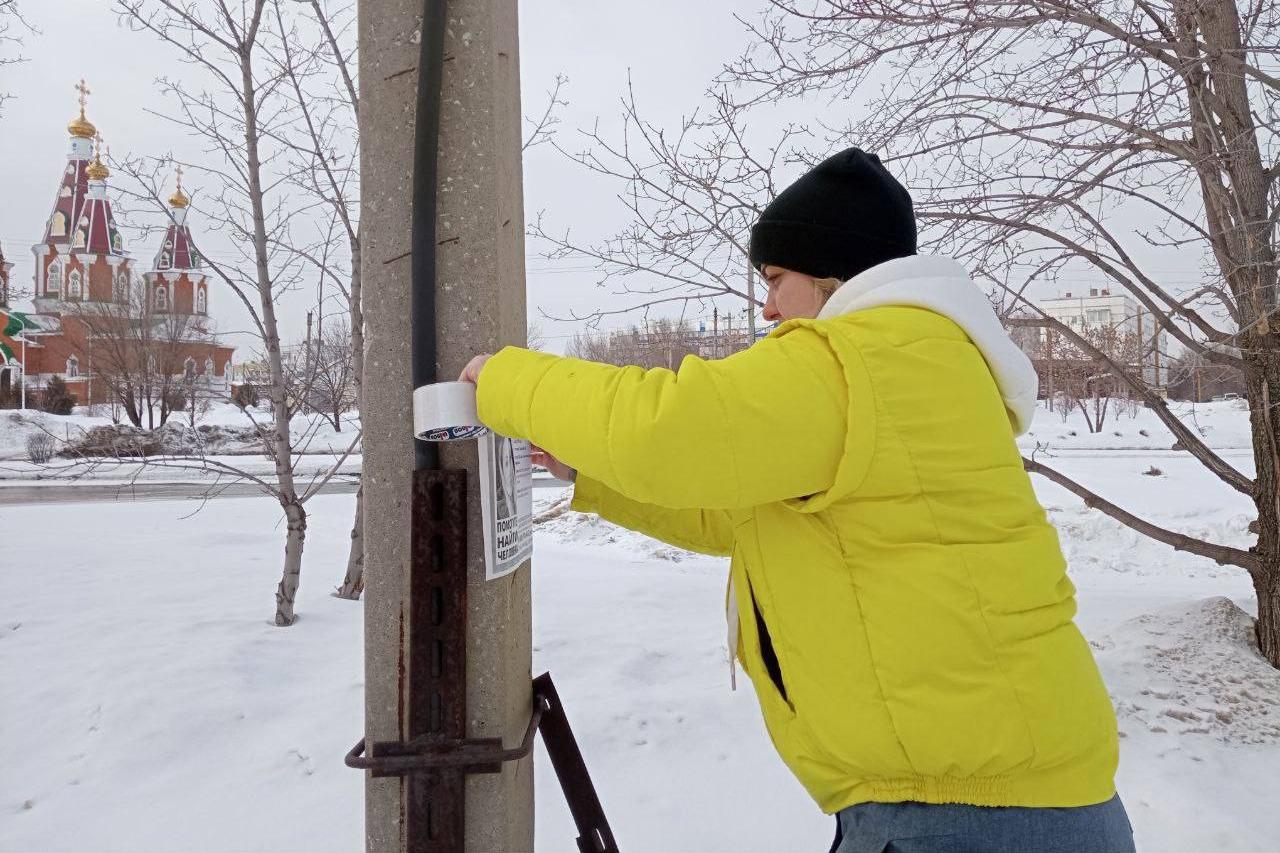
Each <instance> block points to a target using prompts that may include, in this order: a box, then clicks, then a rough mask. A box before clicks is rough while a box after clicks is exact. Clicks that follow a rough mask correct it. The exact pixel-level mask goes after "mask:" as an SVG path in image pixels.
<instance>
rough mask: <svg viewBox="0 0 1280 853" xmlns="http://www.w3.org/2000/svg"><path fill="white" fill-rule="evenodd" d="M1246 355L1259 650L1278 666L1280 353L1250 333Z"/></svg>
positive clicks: (1279, 609)
mask: <svg viewBox="0 0 1280 853" xmlns="http://www.w3.org/2000/svg"><path fill="white" fill-rule="evenodd" d="M1250 337H1251V338H1253V339H1254V340H1251V341H1250V343H1252V344H1253V346H1250V347H1249V351H1248V354H1247V355H1246V356H1245V382H1246V383H1247V385H1248V389H1249V403H1250V405H1249V422H1250V427H1251V430H1252V433H1253V458H1254V459H1255V460H1257V465H1256V468H1257V473H1256V476H1255V478H1254V496H1253V499H1254V504H1255V505H1256V506H1257V508H1258V520H1257V533H1258V543H1257V545H1256V546H1254V549H1253V550H1254V552H1255V553H1256V554H1257V555H1258V557H1259V567H1258V569H1257V571H1256V572H1255V573H1254V575H1253V588H1254V591H1255V592H1256V593H1257V595H1258V623H1257V635H1258V648H1259V649H1260V650H1261V652H1262V654H1263V656H1264V657H1265V658H1266V659H1267V661H1268V662H1270V664H1271V665H1272V666H1274V667H1277V668H1280V431H1278V430H1277V423H1276V418H1275V412H1274V405H1275V404H1274V403H1273V402H1272V401H1273V400H1280V353H1277V352H1275V351H1268V349H1266V341H1265V340H1263V339H1264V338H1268V337H1270V335H1266V334H1253V335H1250Z"/></svg>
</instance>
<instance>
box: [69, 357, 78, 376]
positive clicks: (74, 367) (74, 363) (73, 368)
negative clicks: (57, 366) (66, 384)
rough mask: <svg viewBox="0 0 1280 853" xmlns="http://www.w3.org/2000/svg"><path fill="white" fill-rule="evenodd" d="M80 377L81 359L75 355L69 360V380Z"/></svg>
mask: <svg viewBox="0 0 1280 853" xmlns="http://www.w3.org/2000/svg"><path fill="white" fill-rule="evenodd" d="M79 375H80V359H78V358H76V357H75V356H74V355H73V356H71V357H70V358H68V359H67V378H68V379H75V378H76V377H77V376H79Z"/></svg>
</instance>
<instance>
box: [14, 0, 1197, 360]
mask: <svg viewBox="0 0 1280 853" xmlns="http://www.w3.org/2000/svg"><path fill="white" fill-rule="evenodd" d="M763 6H764V3H763V0H698V2H689V0H649V2H646V3H632V2H626V3H621V2H617V3H607V2H605V3H602V2H599V0H543V2H538V0H524V2H522V3H521V9H520V15H521V21H520V32H521V57H520V59H521V71H522V79H523V92H524V112H525V113H526V114H532V113H537V112H539V111H541V109H542V108H543V107H544V105H545V103H546V91H547V89H548V88H549V87H550V86H551V85H552V84H553V82H554V80H555V77H556V75H557V74H561V73H563V74H565V75H566V76H567V77H568V78H569V82H568V85H567V86H566V88H565V89H564V90H563V92H562V97H564V98H566V99H567V100H568V101H569V106H568V107H567V108H565V109H563V110H562V111H561V119H562V122H561V124H560V127H559V133H560V137H559V138H560V139H561V141H562V142H563V144H565V145H566V147H568V148H570V149H578V148H580V147H581V146H582V143H581V142H580V139H578V138H575V137H577V133H576V129H577V128H587V127H591V126H592V124H593V123H594V122H595V121H596V119H597V117H598V118H599V119H600V120H601V127H602V129H603V130H604V131H605V133H606V135H609V134H610V131H611V130H614V129H616V128H617V127H618V124H619V121H618V116H619V103H618V102H619V98H620V97H621V96H622V94H623V93H624V91H625V88H626V84H627V76H628V72H630V75H631V79H632V82H633V84H634V87H635V91H636V94H637V98H638V100H639V102H640V103H641V105H642V108H643V111H644V114H645V117H646V118H647V119H649V120H651V121H655V122H658V123H660V124H663V125H665V126H667V127H676V126H678V122H679V119H680V117H681V116H683V115H686V114H688V113H690V112H692V111H693V110H694V109H695V108H697V107H699V106H700V105H702V104H703V93H704V91H705V89H706V87H707V85H708V83H709V82H710V81H711V80H712V78H713V77H714V76H715V75H716V73H717V72H718V71H719V70H720V68H721V66H722V64H723V63H724V62H726V61H729V60H731V59H733V58H734V57H735V56H737V55H738V53H739V52H740V50H741V49H742V47H743V45H744V44H745V39H746V37H747V36H746V34H745V33H744V31H743V28H742V25H741V24H740V23H739V22H738V21H736V20H735V19H734V14H735V13H737V14H739V15H742V16H744V17H752V16H755V15H757V14H759V12H760V10H761V8H762V7H763ZM22 8H23V10H24V12H25V13H26V15H27V16H28V17H29V18H30V22H31V23H32V24H33V25H34V26H35V27H36V28H37V29H38V30H39V33H38V34H36V35H31V36H29V37H28V38H27V44H26V46H25V49H24V52H25V54H26V56H27V58H28V61H27V62H26V63H24V64H22V65H19V66H16V67H15V66H7V67H4V68H2V69H0V74H2V75H3V78H2V79H0V90H5V91H8V92H11V93H12V94H14V95H15V96H16V99H15V100H14V101H11V102H9V104H8V105H7V108H6V112H5V115H4V117H3V118H0V244H2V245H3V247H4V251H5V255H6V256H7V257H8V259H9V260H10V261H12V262H14V263H15V265H16V267H15V270H14V274H13V278H14V281H15V283H17V284H18V285H20V286H24V287H29V286H30V281H31V275H32V263H33V260H32V254H31V245H32V243H34V242H35V241H36V240H37V239H39V237H40V236H41V234H42V231H43V227H44V222H45V218H46V217H47V216H48V215H49V212H50V210H51V206H52V203H53V198H54V191H55V189H56V188H57V185H58V180H59V176H60V172H61V169H62V164H63V163H64V162H65V159H64V158H65V155H66V148H67V132H66V124H67V121H68V120H69V119H71V118H72V116H73V115H74V114H75V111H76V101H75V92H74V90H73V86H74V84H75V82H76V81H77V80H78V79H79V78H80V77H84V78H85V79H87V80H88V82H89V85H90V87H91V88H92V90H93V95H92V97H91V102H90V108H89V117H90V118H91V119H92V120H93V121H94V123H95V124H96V125H97V126H98V128H99V130H100V131H101V132H102V134H103V135H104V137H105V138H106V139H107V141H108V142H109V143H110V146H111V150H112V153H113V155H115V156H116V157H121V156H123V155H126V154H130V153H132V154H148V155H164V154H166V153H168V152H172V153H174V154H175V155H176V156H178V157H179V158H182V159H185V160H188V161H191V162H199V161H200V158H201V154H200V153H199V152H200V147H199V145H198V144H197V143H196V142H193V141H192V140H190V139H187V138H184V137H183V136H182V135H181V134H180V132H179V131H178V130H176V129H175V128H173V127H171V126H168V125H166V123H164V122H162V121H160V120H158V119H156V118H155V117H153V116H151V115H149V114H148V112H147V110H156V111H163V110H165V109H166V106H167V105H166V102H165V100H164V99H163V98H162V97H161V96H160V94H159V92H158V89H157V86H156V83H155V80H156V78H157V77H159V76H162V75H167V76H170V77H190V78H191V79H193V80H198V79H199V77H198V74H197V73H196V72H195V71H194V70H192V69H189V68H187V67H185V66H184V65H183V63H182V62H180V61H179V60H178V59H177V58H176V56H175V54H174V53H173V52H171V51H170V50H168V49H167V48H166V47H165V46H164V45H162V44H159V43H158V42H157V41H156V40H155V39H154V37H152V36H149V35H146V34H139V33H133V32H130V31H129V30H128V29H127V28H125V27H123V26H122V25H120V23H119V21H118V19H117V16H116V14H115V13H114V12H113V11H112V3H111V0H23V2H22ZM782 109H784V110H785V111H787V112H786V114H787V117H788V118H797V119H801V120H806V121H809V120H812V118H813V115H814V114H819V113H820V114H821V115H823V116H824V117H827V118H831V117H832V115H833V111H835V110H845V111H847V110H851V109H856V106H855V105H853V104H851V103H850V102H847V101H840V102H839V103H835V104H833V103H822V104H819V105H816V106H814V105H808V106H806V105H805V104H793V105H788V106H787V107H784V108H782ZM806 110H808V113H806V112H805V111H806ZM774 118H776V116H774ZM767 121H768V119H767V118H766V119H764V120H763V121H762V120H757V122H756V123H757V125H760V124H762V123H764V122H767ZM765 129H766V130H767V129H768V128H765ZM524 176H525V206H526V217H527V218H528V219H532V218H533V217H534V216H536V215H537V214H538V213H539V212H544V213H545V216H546V221H547V223H548V224H549V230H552V231H555V232H559V231H562V230H563V229H565V228H572V229H573V231H574V235H575V237H576V238H578V239H579V240H580V241H584V242H589V241H590V240H591V238H601V237H604V236H606V235H609V234H612V233H615V232H616V231H617V230H618V229H620V228H621V227H623V226H624V225H625V224H627V218H626V213H625V211H624V210H623V209H622V207H621V205H620V203H619V202H618V201H617V199H616V198H615V197H614V193H616V192H617V190H618V189H619V188H618V186H617V185H613V184H609V183H607V182H605V181H603V180H602V179H599V178H596V177H593V176H591V175H589V174H587V173H585V172H584V170H583V169H582V167H580V166H577V165H575V164H573V163H570V162H568V161H567V160H566V159H565V158H564V157H563V156H562V155H560V154H559V153H557V152H556V151H555V150H554V149H552V148H551V147H550V146H542V147H541V148H537V149H534V150H531V151H530V152H529V153H528V155H527V157H526V160H525V169H524ZM787 177H788V176H785V175H784V180H783V183H785V179H786V178H787ZM198 181H199V178H198V176H192V178H191V179H190V180H189V183H191V184H192V185H194V186H195V189H197V190H198V189H199V186H198ZM1109 216H1113V217H1119V218H1118V219H1117V220H1113V222H1115V224H1116V225H1117V226H1118V227H1119V230H1120V231H1124V230H1126V229H1125V227H1124V226H1125V224H1126V223H1125V222H1124V216H1123V215H1121V214H1115V213H1112V214H1109ZM190 221H191V225H192V227H193V228H194V229H196V231H197V238H198V239H202V242H203V244H204V248H205V251H206V253H207V254H210V255H214V256H216V255H218V254H219V253H221V254H223V255H224V256H225V255H226V254H227V253H228V247H227V246H226V244H225V242H224V243H223V245H222V246H221V247H220V246H219V245H218V243H217V241H218V240H219V239H221V238H220V237H214V236H208V235H203V234H201V232H200V229H201V214H200V210H199V205H198V204H197V206H196V208H195V209H193V212H192V215H191V220H190ZM1143 224H1146V221H1145V220H1138V219H1135V220H1134V221H1133V222H1132V225H1131V227H1132V228H1137V227H1138V226H1140V225H1143ZM156 239H157V238H156V237H151V238H150V239H146V240H139V239H137V238H134V239H132V240H131V242H130V244H129V246H128V248H129V249H130V251H131V252H132V253H133V255H134V257H135V259H136V262H137V268H138V269H139V270H140V271H141V270H144V269H146V268H148V267H149V266H150V263H151V259H152V257H153V256H154V254H155V251H156V248H157V246H156ZM1129 248H1130V250H1131V251H1134V252H1135V253H1136V254H1137V255H1138V257H1140V258H1142V257H1144V256H1146V255H1149V254H1151V250H1148V249H1144V247H1143V246H1141V245H1132V246H1130V247H1129ZM546 249H547V247H546V246H541V245H538V244H537V243H536V242H532V241H530V242H528V243H527V244H526V252H527V256H528V263H527V266H528V300H529V316H530V319H531V320H533V321H535V322H540V325H541V327H542V332H543V334H544V335H545V336H546V338H547V339H548V340H547V344H548V348H549V349H553V350H557V351H558V350H561V349H562V348H563V346H564V344H565V343H566V342H567V339H568V338H569V337H570V336H571V335H572V334H573V333H574V332H575V331H579V330H580V329H581V326H580V325H579V324H573V323H556V322H551V321H545V320H543V321H539V320H538V316H539V314H540V313H543V312H545V313H547V314H551V315H556V316H564V315H567V314H569V313H576V314H579V315H582V314H588V313H590V312H591V311H592V310H594V309H598V308H600V307H619V305H621V304H622V303H621V302H620V301H619V300H618V299H616V298H613V297H610V295H609V294H608V293H607V291H603V290H601V289H600V288H597V287H596V286H595V283H596V281H597V278H598V276H597V275H596V274H594V273H593V272H592V271H591V270H590V268H589V266H587V265H586V264H585V262H583V261H581V260H558V261H548V260H546V259H543V258H541V257H540V256H539V252H540V251H545V250H546ZM1156 254H1157V255H1158V258H1157V259H1156V262H1155V263H1153V264H1152V270H1151V271H1153V272H1155V273H1157V274H1160V275H1162V276H1168V278H1167V279H1166V282H1165V283H1166V284H1168V285H1169V286H1170V287H1171V289H1173V290H1175V291H1177V290H1180V289H1183V288H1184V287H1189V286H1191V285H1192V284H1194V282H1195V281H1196V279H1197V278H1198V273H1197V272H1196V258H1195V257H1187V258H1177V257H1175V256H1174V255H1173V253H1172V252H1171V250H1167V249H1162V250H1159V251H1158V252H1157V253H1156ZM1080 275H1083V276H1084V277H1077V278H1074V279H1065V278H1064V279H1063V281H1062V282H1061V286H1060V287H1059V288H1058V290H1059V291H1060V290H1061V289H1062V288H1068V289H1069V288H1072V287H1074V288H1075V289H1076V290H1077V292H1083V289H1085V288H1087V287H1088V286H1090V284H1091V283H1097V278H1098V277H1097V275H1096V273H1092V272H1089V271H1085V272H1084V273H1080V274H1077V276H1080ZM220 290H225V289H224V288H215V289H214V291H212V293H211V297H210V298H211V303H212V310H213V313H214V316H215V318H216V319H217V320H218V324H219V327H220V328H221V329H222V330H223V332H224V333H226V334H228V335H230V336H231V342H232V343H233V344H235V345H237V346H238V347H240V351H239V352H238V353H237V358H238V359H246V358H250V357H251V356H252V351H253V350H254V349H255V348H256V346H255V343H254V340H253V339H252V338H251V337H249V336H247V335H243V334H236V332H237V330H243V329H245V328H246V325H247V318H246V316H245V315H244V314H243V313H242V312H241V311H240V310H239V309H238V306H237V305H236V304H235V301H234V299H233V297H232V296H231V294H229V293H225V292H219V291H220ZM1046 295H1050V294H1046ZM313 299H314V294H313V293H311V292H298V293H294V294H291V295H289V296H288V297H287V298H286V300H285V302H284V307H285V310H284V311H283V312H282V313H283V334H284V336H285V338H286V340H293V341H296V340H299V339H300V338H301V337H302V335H303V331H304V328H305V314H306V311H307V309H308V308H309V307H310V304H309V303H311V302H312V301H313ZM735 307H737V308H739V309H740V307H741V305H740V304H739V305H738V306H735ZM672 310H674V309H672ZM705 313H707V314H709V313H710V307H709V306H708V307H707V308H706V309H705ZM637 319H638V318H637ZM693 319H695V320H696V319H698V317H697V316H694V317H693ZM614 322H618V321H614Z"/></svg>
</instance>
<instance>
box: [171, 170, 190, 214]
mask: <svg viewBox="0 0 1280 853" xmlns="http://www.w3.org/2000/svg"><path fill="white" fill-rule="evenodd" d="M177 175H178V187H177V189H175V190H174V191H173V195H171V196H169V204H171V205H173V206H174V207H176V208H178V209H182V208H184V207H186V206H187V205H189V204H191V199H189V198H187V194H186V193H184V192H183V191H182V167H181V166H179V167H178V168H177Z"/></svg>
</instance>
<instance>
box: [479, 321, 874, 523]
mask: <svg viewBox="0 0 1280 853" xmlns="http://www.w3.org/2000/svg"><path fill="white" fill-rule="evenodd" d="M478 378H479V381H478V382H477V386H478V387H477V403H478V407H479V412H480V418H481V420H483V421H484V423H485V424H487V425H488V426H490V427H491V428H493V429H494V430H495V431H497V432H499V433H501V434H502V435H509V436H512V437H516V438H526V439H529V440H530V441H532V442H533V443H535V444H537V445H538V446H540V447H542V448H545V449H546V450H548V451H549V452H551V453H552V454H554V455H555V456H556V457H558V458H559V459H562V460H564V461H565V462H566V463H568V464H569V465H572V466H573V467H574V468H577V469H578V471H580V472H581V474H582V475H585V476H586V477H589V478H591V479H593V480H596V481H598V482H600V483H602V484H603V485H605V486H606V487H608V488H609V489H610V490H612V491H614V492H617V493H618V494H620V495H623V496H625V497H626V498H629V499H631V500H633V501H636V502H638V503H642V504H653V505H656V506H659V507H667V508H671V509H699V510H701V509H733V508H744V507H752V506H759V505H761V504H765V503H771V502H773V501H779V500H784V499H787V498H796V497H804V496H806V495H811V494H814V493H817V492H820V491H823V490H825V489H827V488H829V487H830V486H831V484H832V482H833V480H834V478H835V475H836V470H837V468H838V466H839V463H840V459H841V456H842V454H843V451H844V444H845V437H846V433H847V429H846V424H847V417H848V405H849V401H848V390H847V387H846V382H845V373H844V368H843V367H842V365H841V362H840V360H839V358H837V356H836V354H835V353H834V352H833V351H832V349H831V346H830V345H829V344H828V343H827V340H826V337H825V336H824V335H823V334H821V333H820V332H818V331H817V330H815V329H813V328H810V327H808V326H806V325H800V326H797V327H794V328H792V329H790V330H789V331H788V332H787V333H786V334H783V335H779V336H775V337H770V338H767V339H765V340H762V341H760V342H758V343H756V344H755V345H754V346H752V347H751V348H750V349H747V350H744V351H743V352H740V353H737V354H735V355H732V356H730V357H729V358H725V359H719V360H714V361H709V360H705V359H701V358H697V357H694V356H688V357H686V358H685V359H684V361H683V362H682V363H681V365H680V369H679V370H678V371H671V370H666V369H663V368H655V369H652V370H643V369H641V368H639V367H613V366H611V365H606V364H598V363H595V362H589V361H583V360H580V359H574V358H561V357H558V356H554V355H548V354H546V353H538V352H531V351H529V350H525V349H520V348H518V347H507V348H505V349H503V350H502V351H501V352H499V353H497V354H496V355H494V356H493V357H492V358H490V359H489V360H488V361H487V362H486V363H485V365H484V367H483V369H482V370H481V371H480V375H479V377H478Z"/></svg>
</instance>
